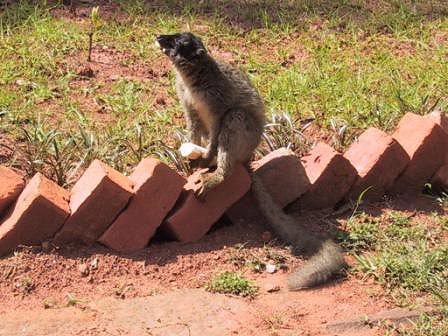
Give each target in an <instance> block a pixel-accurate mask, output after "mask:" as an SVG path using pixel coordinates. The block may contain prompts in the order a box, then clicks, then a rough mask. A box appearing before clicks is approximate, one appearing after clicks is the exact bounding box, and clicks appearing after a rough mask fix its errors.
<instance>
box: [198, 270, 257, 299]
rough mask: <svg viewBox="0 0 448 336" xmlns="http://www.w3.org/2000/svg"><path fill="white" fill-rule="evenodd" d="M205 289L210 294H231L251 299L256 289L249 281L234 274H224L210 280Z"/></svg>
mask: <svg viewBox="0 0 448 336" xmlns="http://www.w3.org/2000/svg"><path fill="white" fill-rule="evenodd" d="M206 289H207V290H208V291H210V292H212V293H222V294H233V295H240V296H244V297H246V296H248V297H253V296H255V294H256V293H257V292H258V288H257V287H256V286H255V285H254V284H253V283H252V282H251V281H249V280H247V279H246V278H244V277H243V276H241V275H240V274H237V273H235V272H228V271H227V272H224V273H221V274H220V275H218V276H217V277H216V278H214V279H212V280H211V282H210V284H208V285H207V287H206Z"/></svg>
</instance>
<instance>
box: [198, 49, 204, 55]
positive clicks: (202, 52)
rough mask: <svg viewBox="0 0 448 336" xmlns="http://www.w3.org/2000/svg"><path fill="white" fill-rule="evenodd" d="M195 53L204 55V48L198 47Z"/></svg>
mask: <svg viewBox="0 0 448 336" xmlns="http://www.w3.org/2000/svg"><path fill="white" fill-rule="evenodd" d="M196 55H198V56H202V55H205V49H204V48H199V49H198V50H196Z"/></svg>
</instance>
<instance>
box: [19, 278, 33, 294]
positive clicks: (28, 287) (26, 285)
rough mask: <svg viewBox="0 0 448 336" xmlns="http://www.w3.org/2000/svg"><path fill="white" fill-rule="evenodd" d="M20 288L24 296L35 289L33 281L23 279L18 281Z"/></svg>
mask: <svg viewBox="0 0 448 336" xmlns="http://www.w3.org/2000/svg"><path fill="white" fill-rule="evenodd" d="M20 287H22V291H23V293H24V294H29V293H31V292H32V291H33V290H34V289H35V288H36V285H35V284H34V282H33V279H31V278H29V277H24V278H22V280H20Z"/></svg>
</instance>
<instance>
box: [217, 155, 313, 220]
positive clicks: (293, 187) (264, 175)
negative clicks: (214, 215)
mask: <svg viewBox="0 0 448 336" xmlns="http://www.w3.org/2000/svg"><path fill="white" fill-rule="evenodd" d="M251 166H252V170H253V174H254V175H256V176H258V177H259V178H260V179H261V180H262V181H263V184H264V186H265V188H266V190H267V191H268V192H269V193H270V194H271V196H272V198H273V200H274V201H275V202H276V203H277V204H278V205H279V206H280V207H282V208H284V207H285V206H286V205H288V204H289V203H291V202H293V201H295V200H296V199H297V198H299V197H300V196H301V195H302V194H304V193H305V192H306V191H307V190H308V188H309V187H310V181H309V180H308V177H307V176H306V172H305V169H304V167H303V166H302V163H301V162H300V159H299V158H298V157H297V156H296V155H295V154H294V152H293V151H291V150H289V149H286V148H280V149H277V150H275V151H273V152H271V153H269V154H268V155H266V156H265V157H263V158H262V159H260V160H258V161H255V162H253V163H252V165H251ZM226 215H227V216H228V217H229V218H230V219H231V220H232V221H233V222H236V221H245V222H259V221H260V220H262V218H261V215H260V210H259V209H258V203H257V201H256V199H255V197H254V196H253V194H252V192H250V191H249V192H248V193H247V194H246V195H244V197H243V198H242V199H240V200H239V201H238V202H236V203H235V204H234V205H232V207H231V208H230V209H229V210H228V211H227V212H226Z"/></svg>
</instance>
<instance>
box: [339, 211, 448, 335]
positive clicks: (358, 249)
mask: <svg viewBox="0 0 448 336" xmlns="http://www.w3.org/2000/svg"><path fill="white" fill-rule="evenodd" d="M444 211H446V209H445V210H444ZM423 218H425V221H421V220H420V219H419V218H418V217H417V218H413V216H412V215H411V216H409V215H404V214H403V213H401V212H394V211H392V212H389V213H388V214H387V215H386V216H384V217H383V218H381V219H380V218H377V217H372V216H369V215H367V214H365V213H358V214H356V215H355V216H353V217H352V218H350V220H349V221H348V228H347V229H348V230H347V231H348V233H347V235H346V237H345V239H344V240H343V241H344V245H345V246H346V247H347V248H348V249H350V250H351V251H352V253H353V255H354V256H355V259H356V261H357V264H356V266H355V267H354V272H356V273H359V274H363V275H364V276H365V275H367V276H371V277H373V278H374V279H375V280H376V281H377V282H378V283H380V284H381V285H382V286H383V287H384V288H385V290H386V293H388V295H390V296H391V298H392V299H393V301H395V304H397V305H402V306H412V305H415V304H420V305H433V304H436V305H441V306H442V307H447V306H448V281H447V278H448V273H447V266H448V243H447V240H446V234H447V232H448V231H447V229H448V227H447V225H446V223H447V221H448V216H446V215H443V214H439V213H436V212H434V213H433V214H432V215H431V216H424V217H423ZM447 317H448V315H447V311H446V309H443V308H442V311H441V313H440V315H439V316H437V317H432V318H430V317H428V316H423V317H422V318H421V319H420V320H419V321H417V322H416V325H415V326H414V327H413V328H411V329H403V330H394V331H395V332H397V333H398V334H399V335H444V334H445V332H446V330H447V328H448V319H447ZM431 328H432V329H431ZM423 330H427V331H428V332H422V331H423ZM429 330H431V332H430V333H429Z"/></svg>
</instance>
